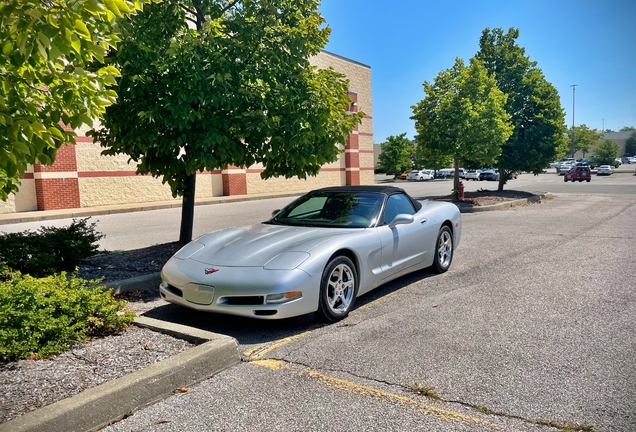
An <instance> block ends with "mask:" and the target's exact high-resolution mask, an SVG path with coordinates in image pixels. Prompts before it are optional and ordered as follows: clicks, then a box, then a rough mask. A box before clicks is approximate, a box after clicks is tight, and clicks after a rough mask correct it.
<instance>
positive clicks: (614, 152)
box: [593, 139, 618, 166]
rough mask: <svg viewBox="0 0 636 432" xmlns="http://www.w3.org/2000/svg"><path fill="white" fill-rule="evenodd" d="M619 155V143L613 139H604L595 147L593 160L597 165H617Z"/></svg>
mask: <svg viewBox="0 0 636 432" xmlns="http://www.w3.org/2000/svg"><path fill="white" fill-rule="evenodd" d="M616 156H618V144H616V143H615V142H614V141H612V140H608V139H604V140H602V141H601V142H600V143H598V144H597V145H596V147H595V149H594V156H593V160H594V163H595V164H596V165H612V166H613V165H615V164H616V161H615V159H616Z"/></svg>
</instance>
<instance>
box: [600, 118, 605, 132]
mask: <svg viewBox="0 0 636 432" xmlns="http://www.w3.org/2000/svg"><path fill="white" fill-rule="evenodd" d="M601 132H603V133H605V119H603V130H602V131H601Z"/></svg>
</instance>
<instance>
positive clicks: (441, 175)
mask: <svg viewBox="0 0 636 432" xmlns="http://www.w3.org/2000/svg"><path fill="white" fill-rule="evenodd" d="M451 177H453V173H452V172H451V171H449V170H439V171H437V172H436V173H435V178H436V179H447V178H451Z"/></svg>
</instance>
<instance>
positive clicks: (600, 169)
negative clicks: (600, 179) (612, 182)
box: [596, 165, 614, 175]
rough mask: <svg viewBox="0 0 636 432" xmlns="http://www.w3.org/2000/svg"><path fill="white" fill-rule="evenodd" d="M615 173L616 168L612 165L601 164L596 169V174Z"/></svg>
mask: <svg viewBox="0 0 636 432" xmlns="http://www.w3.org/2000/svg"><path fill="white" fill-rule="evenodd" d="M612 174H614V168H612V167H611V166H610V165H601V166H600V167H598V169H597V170H596V175H612Z"/></svg>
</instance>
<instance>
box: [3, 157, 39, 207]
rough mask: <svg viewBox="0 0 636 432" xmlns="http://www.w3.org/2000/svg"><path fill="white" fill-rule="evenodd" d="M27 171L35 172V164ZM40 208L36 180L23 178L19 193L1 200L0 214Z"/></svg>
mask: <svg viewBox="0 0 636 432" xmlns="http://www.w3.org/2000/svg"><path fill="white" fill-rule="evenodd" d="M26 173H29V174H32V173H33V166H32V165H29V166H28V167H27V170H26ZM37 209H38V202H37V198H36V195H35V180H34V179H21V180H20V189H19V190H18V193H17V194H15V195H14V194H11V195H9V198H8V199H7V200H6V201H0V214H4V213H16V212H24V211H33V210H37Z"/></svg>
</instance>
